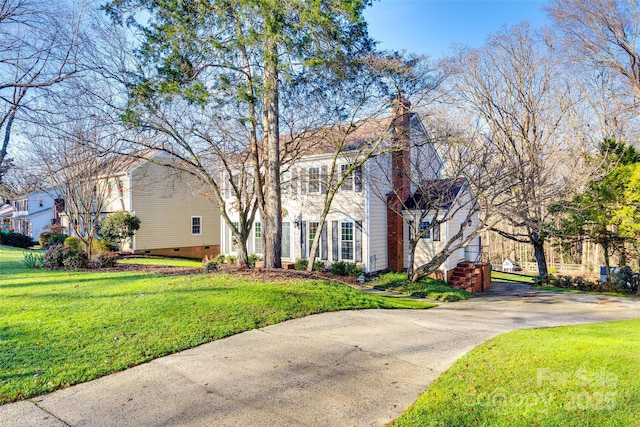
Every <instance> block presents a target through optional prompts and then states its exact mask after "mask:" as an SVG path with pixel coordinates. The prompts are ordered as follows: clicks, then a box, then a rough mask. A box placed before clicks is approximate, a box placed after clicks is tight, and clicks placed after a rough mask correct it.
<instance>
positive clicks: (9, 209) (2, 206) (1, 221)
mask: <svg viewBox="0 0 640 427" xmlns="http://www.w3.org/2000/svg"><path fill="white" fill-rule="evenodd" d="M2 202H3V203H0V233H9V232H10V231H11V217H12V216H13V205H12V204H11V200H9V199H2Z"/></svg>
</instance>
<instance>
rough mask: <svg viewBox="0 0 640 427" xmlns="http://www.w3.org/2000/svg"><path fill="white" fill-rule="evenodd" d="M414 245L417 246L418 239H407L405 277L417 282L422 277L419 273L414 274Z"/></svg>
mask: <svg viewBox="0 0 640 427" xmlns="http://www.w3.org/2000/svg"><path fill="white" fill-rule="evenodd" d="M416 246H418V239H413V238H411V239H409V256H408V257H407V279H409V281H410V282H417V281H418V280H420V279H421V278H422V276H420V275H419V274H416V271H414V270H415V265H416Z"/></svg>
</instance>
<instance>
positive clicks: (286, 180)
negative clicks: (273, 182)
mask: <svg viewBox="0 0 640 427" xmlns="http://www.w3.org/2000/svg"><path fill="white" fill-rule="evenodd" d="M280 191H281V192H282V194H291V171H284V172H282V176H281V177H280Z"/></svg>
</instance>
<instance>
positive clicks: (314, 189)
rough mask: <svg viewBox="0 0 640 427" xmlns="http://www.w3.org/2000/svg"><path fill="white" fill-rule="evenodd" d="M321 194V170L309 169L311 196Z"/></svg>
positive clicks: (316, 168)
mask: <svg viewBox="0 0 640 427" xmlns="http://www.w3.org/2000/svg"><path fill="white" fill-rule="evenodd" d="M319 192H320V168H318V167H315V168H309V194H313V193H319Z"/></svg>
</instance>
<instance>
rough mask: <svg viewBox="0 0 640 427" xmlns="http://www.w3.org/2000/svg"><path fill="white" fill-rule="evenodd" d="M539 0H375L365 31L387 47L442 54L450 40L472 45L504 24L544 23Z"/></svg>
mask: <svg viewBox="0 0 640 427" xmlns="http://www.w3.org/2000/svg"><path fill="white" fill-rule="evenodd" d="M545 3H546V1H543V0H377V1H374V3H373V6H372V7H370V8H369V9H368V10H367V11H366V12H365V17H366V19H367V22H368V23H369V34H370V35H371V36H372V37H373V38H374V39H376V40H378V41H379V42H380V43H379V45H378V47H379V48H380V49H385V50H403V49H404V50H406V51H408V52H415V53H419V54H427V55H429V56H431V57H432V58H433V59H437V58H440V57H442V56H443V55H444V54H446V53H447V52H448V51H449V48H450V46H451V44H452V43H461V44H464V45H468V46H471V47H478V46H480V45H481V44H482V42H483V41H484V39H485V37H486V36H487V35H488V34H491V33H494V32H496V31H498V30H499V29H500V28H501V27H502V26H503V25H505V24H506V25H513V24H517V23H518V22H520V21H524V20H527V21H530V22H531V24H532V26H533V27H541V26H543V25H545V24H546V23H547V18H546V16H545V13H544V12H543V11H542V6H543V5H544V4H545Z"/></svg>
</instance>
